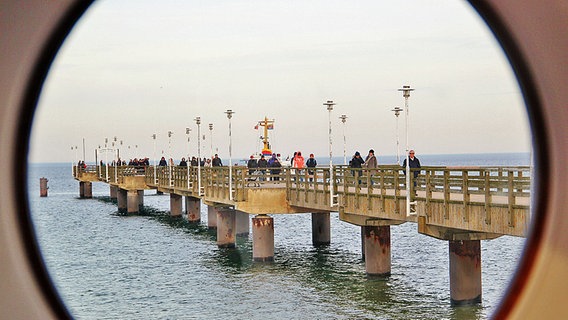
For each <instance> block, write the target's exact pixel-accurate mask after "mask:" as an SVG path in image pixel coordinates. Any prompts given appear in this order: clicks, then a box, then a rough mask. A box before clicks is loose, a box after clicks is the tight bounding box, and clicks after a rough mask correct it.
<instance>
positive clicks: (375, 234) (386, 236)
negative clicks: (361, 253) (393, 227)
mask: <svg viewBox="0 0 568 320" xmlns="http://www.w3.org/2000/svg"><path fill="white" fill-rule="evenodd" d="M364 228H365V270H366V272H367V275H372V276H388V275H390V273H391V242H390V226H380V227H374V226H373V227H371V226H365V227H364Z"/></svg>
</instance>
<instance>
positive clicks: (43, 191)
mask: <svg viewBox="0 0 568 320" xmlns="http://www.w3.org/2000/svg"><path fill="white" fill-rule="evenodd" d="M47 189H49V188H48V187H47V178H39V196H40V197H47Z"/></svg>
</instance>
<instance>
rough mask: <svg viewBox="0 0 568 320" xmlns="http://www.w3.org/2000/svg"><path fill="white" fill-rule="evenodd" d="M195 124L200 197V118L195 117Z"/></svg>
mask: <svg viewBox="0 0 568 320" xmlns="http://www.w3.org/2000/svg"><path fill="white" fill-rule="evenodd" d="M193 120H195V123H196V124H197V190H198V191H197V192H198V193H199V195H201V117H199V116H198V117H195V119H193Z"/></svg>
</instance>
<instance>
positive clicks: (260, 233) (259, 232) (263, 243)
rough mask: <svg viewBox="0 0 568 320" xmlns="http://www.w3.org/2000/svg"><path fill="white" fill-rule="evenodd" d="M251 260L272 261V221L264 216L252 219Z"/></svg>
mask: <svg viewBox="0 0 568 320" xmlns="http://www.w3.org/2000/svg"><path fill="white" fill-rule="evenodd" d="M252 259H253V260H254V261H274V219H273V218H272V217H269V216H267V215H264V214H261V215H257V216H256V217H254V218H252Z"/></svg>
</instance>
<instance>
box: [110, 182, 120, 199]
mask: <svg viewBox="0 0 568 320" xmlns="http://www.w3.org/2000/svg"><path fill="white" fill-rule="evenodd" d="M117 193H118V187H117V186H113V185H111V186H110V198H111V199H113V200H114V199H116V198H117Z"/></svg>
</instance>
